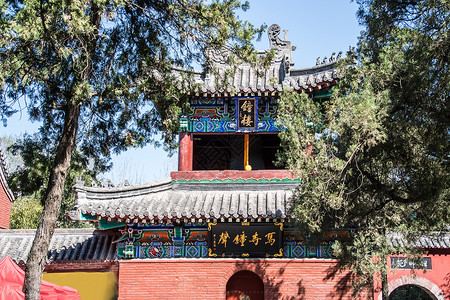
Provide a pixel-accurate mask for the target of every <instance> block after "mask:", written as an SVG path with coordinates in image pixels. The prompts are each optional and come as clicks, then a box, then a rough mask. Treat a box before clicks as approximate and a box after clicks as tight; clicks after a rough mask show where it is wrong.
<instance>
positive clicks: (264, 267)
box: [227, 260, 306, 300]
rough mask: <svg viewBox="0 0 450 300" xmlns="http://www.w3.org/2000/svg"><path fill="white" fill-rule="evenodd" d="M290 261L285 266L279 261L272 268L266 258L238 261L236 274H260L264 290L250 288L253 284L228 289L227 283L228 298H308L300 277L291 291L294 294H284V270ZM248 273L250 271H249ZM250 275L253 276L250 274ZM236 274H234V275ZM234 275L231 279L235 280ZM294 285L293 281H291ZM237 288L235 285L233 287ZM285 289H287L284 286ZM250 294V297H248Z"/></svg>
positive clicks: (229, 299) (303, 299) (297, 299)
mask: <svg viewBox="0 0 450 300" xmlns="http://www.w3.org/2000/svg"><path fill="white" fill-rule="evenodd" d="M288 264H289V263H288V262H286V264H285V265H284V266H280V265H281V264H280V263H277V264H276V265H277V267H276V268H274V267H272V268H270V270H269V265H270V263H268V262H267V261H266V260H255V261H242V262H237V263H236V264H235V267H236V268H235V270H236V272H235V275H236V274H238V273H241V274H243V275H244V274H245V273H244V272H242V271H246V272H249V271H250V272H252V273H254V274H255V275H256V276H258V277H259V278H260V279H261V280H262V282H263V291H261V292H258V291H255V290H252V289H248V287H251V286H252V285H251V284H247V285H244V287H243V288H241V290H238V291H236V290H235V291H228V288H229V285H228V284H227V300H234V299H251V300H259V299H279V300H294V299H296V300H306V297H305V287H304V286H303V280H302V279H300V280H298V281H297V282H296V285H297V287H296V289H295V290H292V291H290V292H289V294H291V295H292V296H287V295H283V293H282V286H283V284H284V276H283V274H284V272H285V268H286V265H288ZM247 274H248V273H247ZM248 275H249V277H252V276H251V275H250V274H248ZM233 276H234V275H233ZM233 276H231V277H230V279H229V282H230V280H233ZM291 285H292V283H291ZM233 288H235V286H234V287H233ZM283 290H286V288H284V289H283ZM247 296H248V298H246V297H247Z"/></svg>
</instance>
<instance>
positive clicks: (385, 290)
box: [381, 270, 389, 300]
mask: <svg viewBox="0 0 450 300" xmlns="http://www.w3.org/2000/svg"><path fill="white" fill-rule="evenodd" d="M381 294H382V299H383V300H389V286H388V279H387V271H386V270H381Z"/></svg>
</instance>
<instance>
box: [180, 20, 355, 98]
mask: <svg viewBox="0 0 450 300" xmlns="http://www.w3.org/2000/svg"><path fill="white" fill-rule="evenodd" d="M280 31H281V28H280V26H279V25H277V24H273V25H271V26H270V27H269V29H268V35H269V42H270V49H269V50H266V51H261V52H260V53H259V55H260V56H262V55H264V54H266V53H268V52H269V51H271V50H274V53H275V57H274V58H273V60H272V62H271V64H270V66H268V67H266V68H264V67H258V66H254V65H250V64H249V63H245V62H242V63H240V64H239V65H237V66H230V64H229V52H227V51H225V50H208V51H206V54H205V56H206V59H207V64H208V65H209V66H210V67H209V69H207V70H204V71H194V72H193V75H194V79H195V83H196V84H197V85H198V86H199V87H200V92H202V93H213V94H217V93H218V94H222V93H255V92H281V91H282V90H283V89H284V88H293V89H295V90H304V89H309V88H315V87H317V86H328V85H329V84H330V83H332V82H333V81H335V80H336V79H338V78H339V74H338V73H337V70H336V66H335V65H336V62H337V61H338V60H339V59H341V55H342V51H341V52H339V53H338V54H337V55H336V53H335V52H333V53H332V54H331V55H330V58H329V59H328V58H327V57H325V58H324V59H323V60H320V58H317V61H316V65H315V66H313V67H310V68H302V69H294V68H293V66H294V63H293V62H292V51H294V50H295V46H292V45H291V42H290V41H288V40H286V38H287V37H285V38H284V39H283V40H282V39H280V37H279V34H280ZM353 53H354V48H350V51H348V52H347V55H353ZM173 73H174V76H175V77H178V79H179V80H178V81H179V82H180V87H179V88H181V87H182V86H181V85H183V84H186V82H187V81H186V80H183V73H185V70H183V69H181V68H180V69H174V72H173ZM230 73H232V75H231V76H230V75H229V74H230ZM219 83H220V84H219Z"/></svg>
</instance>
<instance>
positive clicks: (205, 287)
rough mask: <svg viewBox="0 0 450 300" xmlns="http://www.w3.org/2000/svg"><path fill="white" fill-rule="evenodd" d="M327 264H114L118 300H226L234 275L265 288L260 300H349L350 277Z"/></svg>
mask: <svg viewBox="0 0 450 300" xmlns="http://www.w3.org/2000/svg"><path fill="white" fill-rule="evenodd" d="M335 266H336V261H335V260H331V259H227V258H220V259H211V258H208V259H157V260H156V259H144V260H122V261H119V278H118V299H120V300H125V299H186V300H187V299H226V286H227V282H228V281H229V280H230V278H231V277H232V276H233V275H234V274H236V273H237V272H239V271H243V270H245V271H251V272H253V273H255V274H256V275H258V276H259V277H260V278H261V279H262V281H263V283H264V299H353V298H352V297H351V290H350V284H349V282H348V279H349V274H348V273H343V274H335V273H334V272H333V270H334V267H335Z"/></svg>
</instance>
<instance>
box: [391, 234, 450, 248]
mask: <svg viewBox="0 0 450 300" xmlns="http://www.w3.org/2000/svg"><path fill="white" fill-rule="evenodd" d="M388 240H389V242H390V244H391V245H392V246H393V247H408V246H414V247H418V248H430V249H436V248H450V232H430V233H427V234H426V235H425V234H424V235H420V236H417V237H413V238H410V239H407V238H406V237H405V236H404V234H402V233H400V232H390V233H388Z"/></svg>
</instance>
